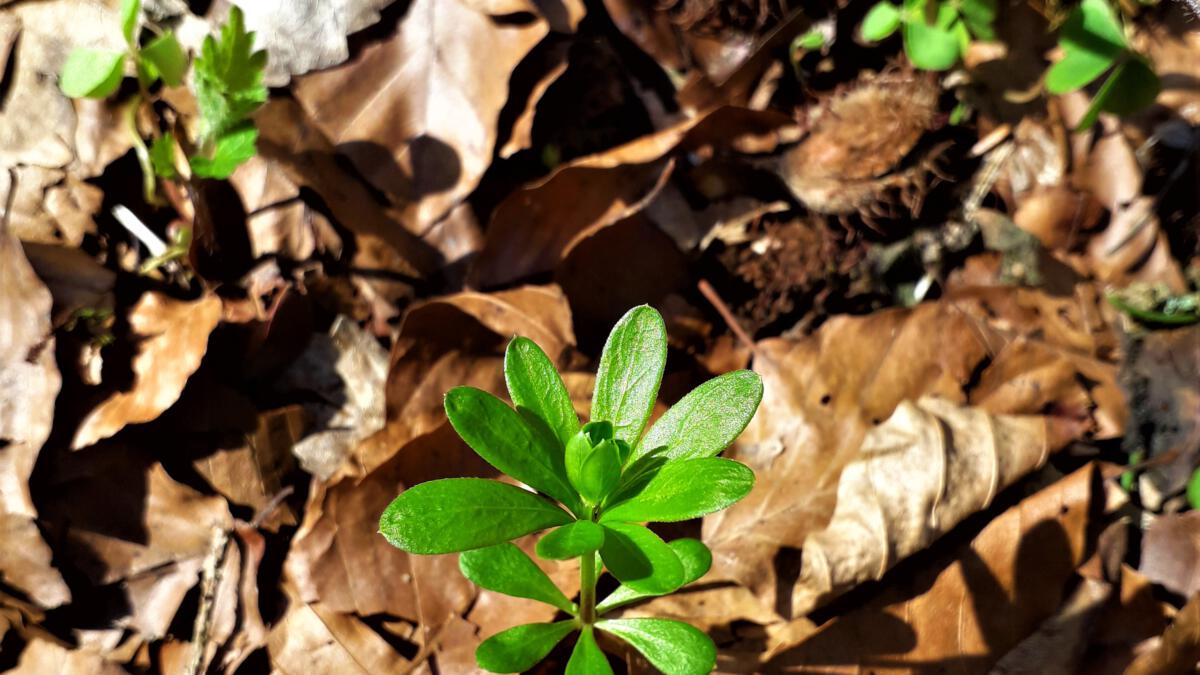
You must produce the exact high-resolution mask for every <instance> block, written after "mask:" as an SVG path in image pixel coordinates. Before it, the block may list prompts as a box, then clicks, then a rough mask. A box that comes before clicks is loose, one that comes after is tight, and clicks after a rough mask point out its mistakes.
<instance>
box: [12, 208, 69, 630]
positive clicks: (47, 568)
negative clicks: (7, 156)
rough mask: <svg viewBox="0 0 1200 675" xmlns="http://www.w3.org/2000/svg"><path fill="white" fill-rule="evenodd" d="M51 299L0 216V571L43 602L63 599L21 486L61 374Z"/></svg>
mask: <svg viewBox="0 0 1200 675" xmlns="http://www.w3.org/2000/svg"><path fill="white" fill-rule="evenodd" d="M51 302H52V301H51V297H50V293H49V291H47V290H46V287H45V286H43V285H42V282H41V281H40V280H39V279H38V277H37V275H36V274H35V273H34V270H33V267H32V266H31V265H30V264H29V261H28V260H26V258H25V255H24V253H23V252H22V248H21V243H20V242H18V241H17V239H16V237H14V236H13V235H12V234H10V233H9V232H8V231H7V228H6V227H5V226H4V225H3V224H2V223H0V326H3V327H4V328H3V330H0V530H3V532H4V536H3V537H0V539H2V540H3V541H5V542H6V545H5V546H4V549H5V551H4V552H3V553H0V577H2V578H3V579H4V581H5V582H6V583H8V584H11V585H12V586H14V587H16V588H19V589H21V590H22V591H23V592H25V593H26V594H27V595H28V596H29V597H30V598H31V599H33V600H34V601H35V602H37V603H38V604H39V605H41V606H43V607H46V608H51V607H57V606H59V605H61V604H63V603H65V602H68V601H69V600H70V599H71V593H70V591H69V590H68V589H67V585H66V583H64V582H63V579H62V576H61V575H60V574H59V573H58V571H57V570H56V569H55V568H54V567H52V566H51V564H50V562H51V552H50V548H49V547H48V546H46V544H45V542H43V541H42V537H41V534H40V533H39V532H38V528H37V525H36V524H34V521H33V519H34V518H36V517H37V511H36V509H35V508H34V505H33V499H32V496H31V495H30V492H29V477H30V475H31V474H32V473H33V467H34V464H35V463H36V462H37V458H38V454H39V452H40V451H41V448H42V445H43V444H44V443H45V442H46V439H47V438H48V437H49V436H50V427H51V424H52V423H53V421H54V400H55V398H56V397H57V396H58V391H59V386H60V384H61V382H62V379H61V377H60V376H59V372H58V367H57V366H56V364H55V361H54V334H53V332H52V328H51V324H50V308H51Z"/></svg>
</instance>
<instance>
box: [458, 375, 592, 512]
mask: <svg viewBox="0 0 1200 675" xmlns="http://www.w3.org/2000/svg"><path fill="white" fill-rule="evenodd" d="M446 416H447V417H449V418H450V424H451V425H453V427H454V430H455V431H457V432H458V435H459V436H461V437H462V439H463V440H464V441H466V443H467V445H469V446H471V449H472V450H474V451H475V452H476V454H478V455H479V456H480V457H482V458H483V459H484V461H486V462H487V463H488V464H491V465H492V466H494V467H496V468H497V469H499V470H500V471H503V472H504V473H506V474H508V475H509V476H512V477H513V478H516V479H517V480H519V481H521V482H522V483H525V484H526V485H529V486H530V487H532V488H534V489H536V490H539V491H541V492H544V493H546V494H548V495H550V496H551V497H554V498H555V499H557V500H558V501H560V502H562V503H564V504H566V505H567V506H568V507H569V508H571V509H573V510H574V509H575V507H576V506H577V505H578V503H579V498H578V496H577V495H576V493H575V489H574V488H573V487H571V484H570V483H569V482H568V481H567V472H566V468H565V467H564V466H563V454H562V448H559V447H557V446H556V445H551V444H550V443H549V442H548V440H549V439H547V438H545V437H544V436H542V435H541V434H537V433H534V431H533V429H532V428H530V426H529V424H528V422H526V421H525V420H524V419H523V418H522V417H521V416H520V415H519V414H517V411H515V410H513V409H512V408H510V407H508V404H507V403H505V402H504V401H501V400H500V399H498V398H496V397H495V396H492V395H491V394H489V393H487V392H486V391H483V390H481V389H475V388H474V387H455V388H453V389H451V390H450V391H449V392H447V393H446Z"/></svg>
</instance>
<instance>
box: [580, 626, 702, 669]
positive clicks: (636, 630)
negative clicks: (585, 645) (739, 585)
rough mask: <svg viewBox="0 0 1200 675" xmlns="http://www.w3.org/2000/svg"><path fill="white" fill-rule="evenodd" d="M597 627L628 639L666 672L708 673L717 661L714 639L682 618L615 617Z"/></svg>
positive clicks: (655, 665)
mask: <svg viewBox="0 0 1200 675" xmlns="http://www.w3.org/2000/svg"><path fill="white" fill-rule="evenodd" d="M596 628H599V629H600V630H602V631H604V632H606V633H610V634H612V635H615V636H617V637H619V638H621V639H622V640H624V641H626V642H628V643H629V644H630V645H631V646H633V648H634V649H636V650H638V651H639V652H641V653H642V656H645V657H646V659H647V660H648V661H650V663H652V664H653V665H654V667H655V668H658V669H659V670H661V671H662V672H663V673H665V674H666V675H705V674H706V673H709V672H711V671H712V669H713V666H714V665H716V663H717V648H716V646H715V645H714V644H713V641H712V640H711V639H709V637H708V636H707V635H705V634H704V633H703V632H701V631H700V630H699V629H698V628H696V627H694V626H689V625H688V624H686V623H683V622H681V621H672V620H670V619H612V620H607V621H599V622H597V623H596Z"/></svg>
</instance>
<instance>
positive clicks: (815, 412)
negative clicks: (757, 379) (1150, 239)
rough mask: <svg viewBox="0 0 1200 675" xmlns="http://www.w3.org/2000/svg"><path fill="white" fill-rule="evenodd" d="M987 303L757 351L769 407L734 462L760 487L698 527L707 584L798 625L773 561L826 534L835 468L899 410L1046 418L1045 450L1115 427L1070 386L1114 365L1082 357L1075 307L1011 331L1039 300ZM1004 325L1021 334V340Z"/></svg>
mask: <svg viewBox="0 0 1200 675" xmlns="http://www.w3.org/2000/svg"><path fill="white" fill-rule="evenodd" d="M986 293H987V294H988V297H989V302H986V303H982V302H980V298H979V297H976V298H975V299H973V300H972V299H971V297H970V296H965V297H964V298H963V299H962V300H958V299H955V298H951V299H947V300H943V301H940V302H936V303H926V304H923V305H920V306H918V307H916V308H913V309H911V310H892V311H885V312H876V313H874V314H872V315H870V316H867V317H861V318H857V317H836V318H834V319H832V320H831V321H829V322H828V323H827V324H825V326H823V327H822V329H821V330H820V331H818V333H817V334H816V335H814V336H812V337H811V338H808V339H804V340H800V341H788V340H784V339H771V340H764V341H762V342H760V343H759V344H758V345H757V353H756V356H755V359H754V369H755V370H756V371H757V372H759V373H760V374H761V375H762V376H763V379H764V385H765V391H766V394H765V397H764V400H763V403H762V406H761V407H760V409H759V412H758V414H757V415H756V416H755V418H754V420H753V421H752V422H751V424H750V426H749V427H748V428H747V431H746V432H745V433H744V434H743V436H742V438H741V439H740V441H739V442H738V444H737V445H736V446H735V447H734V450H733V451H732V453H731V454H732V456H733V457H735V458H737V459H739V460H741V461H743V462H745V463H747V464H749V465H750V466H751V467H752V468H754V469H755V471H756V473H757V474H758V476H759V479H758V484H757V485H756V487H755V490H754V491H753V492H751V493H750V495H749V496H748V497H747V498H746V499H744V500H743V501H741V502H739V503H738V504H736V505H734V506H733V507H731V508H730V509H728V510H727V511H724V512H722V513H720V514H717V515H714V516H710V517H708V518H707V519H706V520H705V523H704V533H705V541H706V542H708V543H709V544H710V546H711V547H712V548H713V554H714V577H715V578H728V579H733V580H737V581H739V582H740V583H742V584H744V585H746V586H748V587H749V588H751V589H752V590H754V592H755V593H756V595H758V596H759V598H760V600H761V601H762V602H763V604H764V605H765V606H767V607H772V608H774V609H775V611H777V612H779V613H780V614H782V615H783V616H785V617H789V616H794V615H796V614H798V613H799V612H796V613H795V614H793V613H792V611H791V608H790V606H791V604H792V603H791V599H792V597H793V589H792V581H790V580H789V579H787V578H786V577H780V576H779V570H777V565H776V562H777V556H778V555H780V553H781V552H782V551H786V550H788V549H800V548H801V547H803V546H804V545H805V542H806V541H807V540H808V538H809V536H810V535H811V534H813V533H815V532H817V531H819V530H821V529H822V528H824V527H826V526H827V525H829V522H830V519H831V518H832V517H833V514H834V510H835V507H836V506H837V504H838V482H839V477H840V475H841V472H842V469H843V468H845V467H846V466H847V465H849V464H850V463H851V462H853V461H855V460H856V459H858V458H859V456H860V454H859V453H860V449H861V448H862V445H863V439H864V437H865V435H866V434H867V433H868V431H869V429H870V428H871V427H873V426H876V425H878V424H879V423H881V422H883V421H884V420H886V419H887V418H889V417H891V416H892V414H893V413H894V412H895V410H896V407H897V406H898V405H900V403H901V402H902V401H905V400H917V399H919V398H921V397H923V396H937V397H940V398H942V399H945V400H946V401H949V402H953V403H956V404H960V405H961V404H969V405H972V406H975V407H978V408H979V409H980V410H981V411H983V412H986V413H989V414H992V415H997V414H1005V415H1022V414H1043V415H1044V414H1046V412H1047V411H1049V412H1050V413H1051V414H1050V415H1049V416H1048V417H1046V418H1045V421H1046V422H1047V423H1048V424H1049V427H1048V428H1049V429H1050V430H1051V431H1052V432H1053V433H1052V434H1050V435H1049V438H1050V439H1052V440H1049V441H1048V443H1049V444H1050V445H1051V446H1052V447H1058V446H1060V445H1061V443H1063V442H1064V441H1066V440H1068V439H1069V438H1070V437H1071V435H1070V433H1068V434H1067V435H1066V437H1064V435H1063V431H1064V430H1065V431H1067V432H1075V433H1082V431H1083V428H1084V425H1081V423H1082V422H1086V421H1088V420H1089V419H1090V420H1092V424H1095V425H1096V426H1097V428H1098V429H1105V428H1106V425H1105V424H1098V423H1097V420H1099V421H1103V420H1105V419H1110V420H1111V419H1114V418H1116V419H1119V414H1118V413H1116V412H1114V411H1109V410H1105V409H1104V408H1103V407H1101V408H1100V409H1098V410H1097V411H1096V413H1095V415H1094V417H1093V416H1092V415H1091V411H1092V410H1093V408H1096V407H1097V405H1099V404H1098V402H1097V401H1096V399H1095V398H1094V397H1093V396H1092V394H1091V393H1090V391H1089V388H1088V387H1086V386H1083V385H1082V384H1081V383H1080V378H1079V374H1080V372H1081V368H1083V366H1078V365H1076V361H1080V362H1083V363H1086V368H1087V370H1086V372H1087V373H1089V376H1088V377H1087V378H1086V379H1087V380H1089V381H1095V382H1098V383H1100V384H1098V385H1095V386H1096V387H1097V388H1104V390H1105V391H1107V389H1109V388H1111V389H1113V390H1115V387H1116V385H1115V366H1114V365H1113V364H1112V363H1106V362H1105V361H1103V360H1101V359H1099V358H1097V357H1096V356H1094V355H1092V354H1089V353H1088V351H1087V350H1088V349H1090V348H1093V347H1094V346H1095V345H1096V344H1103V343H1104V340H1103V339H1102V333H1101V334H1092V331H1091V330H1090V327H1091V326H1092V324H1091V323H1089V322H1086V321H1083V320H1081V319H1080V317H1079V316H1078V313H1079V311H1080V308H1081V307H1082V306H1080V307H1074V306H1071V305H1064V306H1063V309H1064V311H1065V312H1066V318H1063V317H1061V316H1058V315H1057V313H1055V314H1053V315H1043V318H1042V319H1041V320H1035V321H1037V322H1035V323H1032V324H1027V323H1017V322H1016V318H1017V317H1020V316H1021V315H1022V314H1021V312H1024V314H1032V310H1029V309H1028V307H1029V306H1030V305H1033V306H1036V305H1037V303H1036V302H1030V300H1034V299H1037V298H1038V297H1040V294H1038V293H1036V292H1028V293H1029V294H1030V298H1029V299H1027V300H1025V301H1022V300H1021V297H1020V294H1022V293H1027V292H1026V291H1017V290H1015V289H999V290H996V291H987V292H986ZM956 297H957V296H956ZM1072 307H1074V308H1073V309H1072ZM1023 308H1024V309H1023ZM984 309H986V310H987V311H983V310H984ZM977 311H978V312H979V315H976V314H975V312H977ZM988 312H991V314H990V315H989V314H988ZM1013 315H1015V316H1013ZM1010 316H1013V319H1014V321H1013V322H1012V323H1010V322H1009V317H1010ZM1026 318H1027V317H1026ZM1067 319H1070V320H1069V321H1068V320H1067ZM1014 324H1016V325H1020V326H1022V330H1023V331H1028V332H1030V333H1031V334H1030V335H1028V336H1026V335H1022V334H1020V332H1018V331H1016V330H1014V328H1013V326H1014ZM1052 326H1053V327H1055V329H1054V330H1048V329H1049V328H1050V327H1052ZM1034 331H1038V333H1039V334H1033V333H1034ZM1033 356H1036V357H1037V358H1033ZM1118 400H1119V399H1118ZM1120 431H1121V429H1120V428H1119V427H1118V428H1117V429H1116V430H1115V433H1117V434H1119V433H1120ZM797 486H803V490H802V491H801V492H800V493H797ZM891 562H894V560H892V561H888V564H890V563H891Z"/></svg>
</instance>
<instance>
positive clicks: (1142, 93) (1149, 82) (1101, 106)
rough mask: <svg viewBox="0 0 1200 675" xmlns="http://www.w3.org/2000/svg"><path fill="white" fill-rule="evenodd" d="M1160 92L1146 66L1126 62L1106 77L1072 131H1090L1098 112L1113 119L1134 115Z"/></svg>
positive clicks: (1132, 60) (1142, 63) (1153, 76)
mask: <svg viewBox="0 0 1200 675" xmlns="http://www.w3.org/2000/svg"><path fill="white" fill-rule="evenodd" d="M1160 89H1161V84H1160V83H1159V80H1158V76H1157V75H1155V74H1154V71H1153V70H1151V68H1150V66H1149V65H1147V64H1146V63H1145V62H1144V61H1142V60H1141V59H1140V58H1136V57H1134V58H1130V59H1128V60H1126V61H1124V62H1122V63H1121V65H1119V66H1117V67H1116V69H1114V70H1113V71H1112V72H1111V73H1109V75H1108V79H1106V80H1105V81H1104V84H1103V85H1101V86H1100V90H1099V91H1097V92H1096V96H1095V97H1094V98H1093V99H1092V103H1091V105H1089V106H1088V109H1087V112H1085V113H1084V114H1083V118H1082V119H1080V120H1079V125H1078V126H1076V127H1075V129H1076V130H1077V131H1082V130H1084V129H1087V128H1089V127H1091V126H1092V125H1093V124H1095V123H1096V119H1097V118H1098V117H1100V112H1101V111H1104V112H1111V113H1114V114H1117V115H1128V114H1130V113H1133V112H1137V111H1138V110H1140V109H1141V108H1143V107H1145V106H1147V105H1149V104H1151V103H1153V102H1154V99H1155V98H1157V97H1158V92H1159V91H1160Z"/></svg>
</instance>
